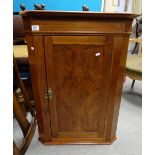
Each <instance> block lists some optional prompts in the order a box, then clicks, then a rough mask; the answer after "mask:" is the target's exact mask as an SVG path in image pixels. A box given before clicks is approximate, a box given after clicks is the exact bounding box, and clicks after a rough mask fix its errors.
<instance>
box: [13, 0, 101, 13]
mask: <svg viewBox="0 0 155 155" xmlns="http://www.w3.org/2000/svg"><path fill="white" fill-rule="evenodd" d="M22 3H23V4H25V5H26V9H27V10H34V4H35V3H37V4H42V3H44V4H45V6H46V10H64V11H81V10H82V6H83V5H84V4H85V5H87V6H89V9H90V11H101V6H102V0H14V1H13V11H14V12H19V11H20V4H22Z"/></svg>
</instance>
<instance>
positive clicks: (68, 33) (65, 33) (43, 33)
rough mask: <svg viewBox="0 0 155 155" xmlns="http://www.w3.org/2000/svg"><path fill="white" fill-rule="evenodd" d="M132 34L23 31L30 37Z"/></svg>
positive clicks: (125, 33)
mask: <svg viewBox="0 0 155 155" xmlns="http://www.w3.org/2000/svg"><path fill="white" fill-rule="evenodd" d="M131 33H132V32H120V33H116V32H112V33H109V32H107V33H105V32H103V33H102V32H98V31H92V32H91V31H89V32H87V31H85V32H82V31H80V32H79V31H66V32H61V31H56V32H52V31H38V32H36V31H25V34H28V35H29V34H31V35H44V36H45V35H48V36H49V35H54V36H55V35H58V36H59V35H61V36H62V35H67V36H68V35H70V36H72V35H73V36H74V35H76V36H77V35H78V36H82V35H89V36H92V35H93V36H102V35H109V34H112V35H121V36H124V35H130V34H131Z"/></svg>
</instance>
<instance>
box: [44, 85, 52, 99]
mask: <svg viewBox="0 0 155 155" xmlns="http://www.w3.org/2000/svg"><path fill="white" fill-rule="evenodd" d="M44 98H46V99H52V89H51V88H49V89H48V91H47V93H46V94H45V95H44Z"/></svg>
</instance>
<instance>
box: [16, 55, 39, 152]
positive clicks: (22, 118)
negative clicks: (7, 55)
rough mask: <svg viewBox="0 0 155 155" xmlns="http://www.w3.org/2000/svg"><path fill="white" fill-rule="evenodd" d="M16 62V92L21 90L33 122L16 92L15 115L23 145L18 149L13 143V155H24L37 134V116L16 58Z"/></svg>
mask: <svg viewBox="0 0 155 155" xmlns="http://www.w3.org/2000/svg"><path fill="white" fill-rule="evenodd" d="M13 62H14V66H13V72H14V74H13V79H14V90H15V89H16V88H20V89H21V91H22V94H23V97H24V101H25V102H24V103H25V105H26V107H27V109H28V111H29V112H30V114H31V116H32V117H31V122H29V121H28V119H27V117H26V115H25V111H24V110H23V107H22V106H21V104H20V102H19V100H18V98H17V96H16V94H15V92H14V93H13V114H14V117H15V118H16V120H17V122H18V124H19V126H20V128H21V130H22V133H23V136H24V138H23V140H22V143H21V145H20V147H17V146H16V144H15V142H14V141H13V154H14V155H24V154H25V152H26V150H27V148H28V147H29V145H30V143H31V140H32V138H33V135H34V133H35V129H36V114H35V110H34V108H33V106H32V104H31V100H30V98H29V96H28V93H27V91H26V89H25V87H24V84H23V82H22V80H21V78H20V74H19V71H18V67H17V64H16V60H15V58H14V59H13Z"/></svg>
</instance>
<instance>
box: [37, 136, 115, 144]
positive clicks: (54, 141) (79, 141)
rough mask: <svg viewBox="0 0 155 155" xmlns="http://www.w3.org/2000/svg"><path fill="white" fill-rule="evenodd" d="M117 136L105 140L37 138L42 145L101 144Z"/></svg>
mask: <svg viewBox="0 0 155 155" xmlns="http://www.w3.org/2000/svg"><path fill="white" fill-rule="evenodd" d="M116 139H117V138H116V137H113V138H112V140H111V141H105V140H103V139H88V138H87V139H86V138H78V139H77V138H52V139H51V140H49V141H44V140H43V139H41V138H39V139H38V140H39V141H40V142H41V143H42V144H44V145H52V144H53V145H64V144H69V145H70V144H103V145H110V144H112V143H113V142H114V141H115V140H116Z"/></svg>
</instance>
